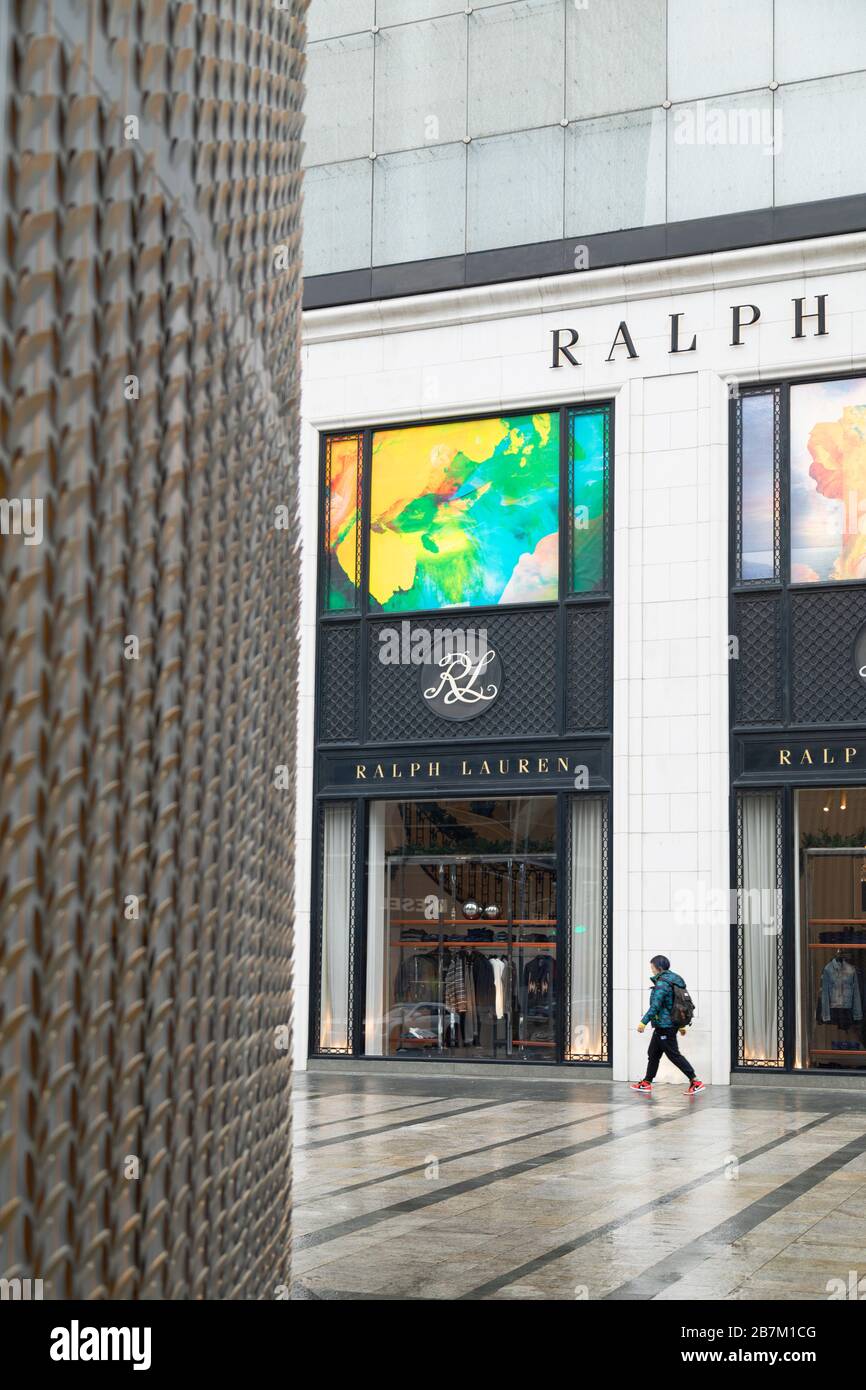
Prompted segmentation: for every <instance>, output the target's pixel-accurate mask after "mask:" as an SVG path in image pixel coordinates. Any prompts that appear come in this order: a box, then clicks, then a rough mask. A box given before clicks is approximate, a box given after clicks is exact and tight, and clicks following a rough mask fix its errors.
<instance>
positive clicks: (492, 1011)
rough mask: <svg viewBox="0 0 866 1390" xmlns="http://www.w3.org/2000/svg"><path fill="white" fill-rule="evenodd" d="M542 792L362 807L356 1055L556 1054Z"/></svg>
mask: <svg viewBox="0 0 866 1390" xmlns="http://www.w3.org/2000/svg"><path fill="white" fill-rule="evenodd" d="M555 849H556V800H555V798H554V797H522V798H513V799H500V800H486V799H485V800H476V801H400V802H394V801H392V802H378V803H376V804H374V805H373V806H372V807H371V814H370V845H369V876H368V883H369V898H368V914H367V920H368V928H367V932H368V935H367V983H366V1021H365V1044H366V1052H367V1054H368V1055H371V1056H385V1057H422V1058H425V1057H426V1058H430V1057H444V1058H448V1059H450V1060H463V1061H479V1060H483V1059H489V1060H506V1059H507V1060H533V1061H539V1060H541V1061H552V1060H555V1056H556V1030H557V1009H558V1002H557V1001H558V997H559V992H560V988H561V982H560V979H559V974H558V966H557V920H558V917H557V914H558V910H559V908H558V904H559V896H558V891H557V876H556V857H555Z"/></svg>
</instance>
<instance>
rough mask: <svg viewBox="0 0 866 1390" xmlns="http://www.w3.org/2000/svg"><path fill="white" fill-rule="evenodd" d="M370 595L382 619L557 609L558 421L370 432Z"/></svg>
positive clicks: (539, 418) (546, 417)
mask: <svg viewBox="0 0 866 1390" xmlns="http://www.w3.org/2000/svg"><path fill="white" fill-rule="evenodd" d="M369 593H370V603H371V607H373V608H376V609H378V610H381V611H383V612H396V611H402V612H408V611H411V610H418V609H438V608H456V607H469V606H471V607H476V606H481V605H484V604H500V603H503V604H504V603H542V602H552V601H554V600H556V599H557V598H558V594H559V415H558V413H557V414H553V413H550V414H548V413H545V414H539V415H507V416H502V417H496V418H491V419H487V420H467V421H459V422H456V423H452V424H432V425H416V426H413V427H412V428H408V429H393V430H382V431H379V432H377V433H376V434H374V435H373V447H372V458H371V475H370V531H369Z"/></svg>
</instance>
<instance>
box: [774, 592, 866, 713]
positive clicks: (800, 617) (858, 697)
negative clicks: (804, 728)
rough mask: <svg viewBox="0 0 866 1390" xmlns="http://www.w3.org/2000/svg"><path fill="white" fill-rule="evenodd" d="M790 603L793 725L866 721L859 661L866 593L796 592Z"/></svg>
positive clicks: (864, 697)
mask: <svg viewBox="0 0 866 1390" xmlns="http://www.w3.org/2000/svg"><path fill="white" fill-rule="evenodd" d="M790 603H791V721H792V723H795V724H859V723H863V722H866V686H864V685H863V683H862V682H861V681H860V680H859V678H858V676H857V671H856V668H855V663H854V639H855V637H856V636H857V633H858V631H859V629H860V628H861V627H862V626H863V624H864V623H866V590H864V589H835V590H822V591H821V592H820V593H814V594H810V593H803V592H800V593H793V594H791V598H790Z"/></svg>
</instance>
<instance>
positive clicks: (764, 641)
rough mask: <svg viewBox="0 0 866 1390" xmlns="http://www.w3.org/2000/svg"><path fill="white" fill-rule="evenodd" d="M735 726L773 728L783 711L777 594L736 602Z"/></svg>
mask: <svg viewBox="0 0 866 1390" xmlns="http://www.w3.org/2000/svg"><path fill="white" fill-rule="evenodd" d="M735 611H736V632H735V636H736V639H737V647H736V656H735V659H734V660H732V661H731V679H732V680H733V682H734V722H735V723H736V724H774V723H779V722H781V720H782V718H783V717H784V710H783V707H782V648H781V598H780V597H779V596H778V595H776V594H769V595H765V596H762V597H760V598H758V597H749V598H738V599H737V600H736V610H735Z"/></svg>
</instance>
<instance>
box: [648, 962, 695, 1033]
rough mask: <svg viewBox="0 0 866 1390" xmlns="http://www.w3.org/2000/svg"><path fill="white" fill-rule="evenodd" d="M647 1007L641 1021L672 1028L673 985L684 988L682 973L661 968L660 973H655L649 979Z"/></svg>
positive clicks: (655, 1026)
mask: <svg viewBox="0 0 866 1390" xmlns="http://www.w3.org/2000/svg"><path fill="white" fill-rule="evenodd" d="M651 984H652V988H651V989H650V1001H649V1008H648V1009H647V1011H646V1013H645V1014H644V1016H643V1018H642V1019H641V1023H651V1024H652V1026H653V1027H654V1028H673V1026H674V1021H673V1019H672V1018H671V1009H672V1007H673V1002H674V992H673V988H672V986H673V985H679V987H680V989H685V987H686V982H685V980H684V979H683V977H682V975H676V974H674V972H673V970H663V971H662V973H661V974H660V975H656V977H655V979H653V980H652V981H651Z"/></svg>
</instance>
